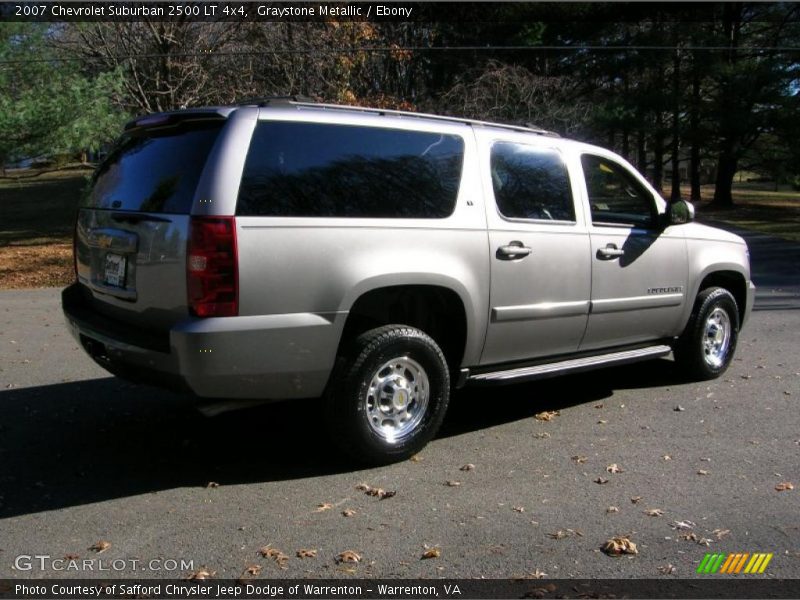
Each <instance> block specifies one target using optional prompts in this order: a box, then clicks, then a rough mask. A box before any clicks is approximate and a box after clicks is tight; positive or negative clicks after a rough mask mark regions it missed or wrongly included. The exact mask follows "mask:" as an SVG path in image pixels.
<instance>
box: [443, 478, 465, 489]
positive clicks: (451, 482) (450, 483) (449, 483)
mask: <svg viewBox="0 0 800 600" xmlns="http://www.w3.org/2000/svg"><path fill="white" fill-rule="evenodd" d="M445 485H446V486H447V487H458V486H460V485H461V482H460V481H454V480H452V479H449V480H447V481H446V482H445Z"/></svg>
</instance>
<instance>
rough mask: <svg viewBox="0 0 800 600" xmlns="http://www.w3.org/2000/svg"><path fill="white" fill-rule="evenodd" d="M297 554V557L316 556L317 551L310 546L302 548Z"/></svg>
mask: <svg viewBox="0 0 800 600" xmlns="http://www.w3.org/2000/svg"><path fill="white" fill-rule="evenodd" d="M295 554H296V555H297V558H316V556H317V551H316V550H311V549H309V548H300V550H298V551H297V552H296V553H295Z"/></svg>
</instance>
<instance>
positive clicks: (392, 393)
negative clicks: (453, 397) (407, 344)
mask: <svg viewBox="0 0 800 600" xmlns="http://www.w3.org/2000/svg"><path fill="white" fill-rule="evenodd" d="M429 395H430V383H429V382H428V375H427V373H425V369H423V368H422V366H421V365H420V364H419V363H418V362H417V361H415V360H413V359H411V358H409V357H407V356H398V357H397V358H393V359H392V360H389V361H387V362H385V363H384V364H383V365H382V366H381V367H379V368H378V369H377V370H376V371H375V373H374V375H373V376H372V379H371V380H370V383H369V388H367V392H366V394H365V396H364V406H365V409H366V415H367V420H368V422H369V426H370V427H371V428H372V430H373V431H374V432H375V433H377V434H378V435H379V436H380V437H381V438H383V439H385V440H386V441H387V442H389V443H395V442H399V441H402V440H403V439H404V438H406V437H407V436H409V435H411V434H412V433H413V431H414V430H415V429H416V428H417V426H418V425H419V424H420V421H422V419H423V417H424V416H425V411H426V410H427V408H428V397H429Z"/></svg>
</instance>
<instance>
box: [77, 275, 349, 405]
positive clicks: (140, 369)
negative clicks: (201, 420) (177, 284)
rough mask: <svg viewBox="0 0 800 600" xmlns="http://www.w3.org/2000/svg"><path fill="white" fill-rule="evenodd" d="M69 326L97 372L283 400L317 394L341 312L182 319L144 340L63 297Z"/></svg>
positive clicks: (203, 392) (208, 393) (213, 393)
mask: <svg viewBox="0 0 800 600" xmlns="http://www.w3.org/2000/svg"><path fill="white" fill-rule="evenodd" d="M62 306H63V309H64V316H65V318H66V321H67V326H68V327H69V330H70V332H71V333H72V335H73V336H74V337H75V339H76V340H78V341H79V342H80V343H81V345H82V346H83V348H84V349H85V350H86V352H87V353H88V354H89V355H90V356H91V357H92V358H93V359H94V360H95V361H96V362H97V363H98V364H99V365H100V366H102V367H103V368H105V369H106V370H108V371H109V372H111V373H113V374H115V375H119V376H120V377H123V378H125V379H129V380H131V381H136V382H140V383H149V384H154V385H158V386H161V387H168V388H171V389H178V390H188V391H191V392H193V393H194V394H196V395H198V396H201V397H206V398H249V399H274V400H279V399H288V398H310V397H315V396H319V395H321V394H322V392H323V390H324V389H325V385H326V384H327V381H328V377H329V375H330V372H331V370H332V369H333V364H334V360H335V357H336V351H337V348H338V343H339V337H340V335H341V332H342V329H343V327H344V321H345V319H346V317H347V313H324V314H317V313H291V314H281V315H264V316H254V317H248V316H244V317H222V318H210V319H193V318H192V319H186V320H184V321H181V322H179V323H177V324H176V325H175V326H173V328H172V329H171V330H170V331H169V336H168V338H167V336H149V335H147V334H144V333H142V332H141V330H138V329H136V328H133V327H130V326H122V325H120V324H119V323H114V322H110V321H109V320H108V319H107V318H105V317H103V316H102V315H98V314H96V313H95V312H93V311H92V310H91V308H90V307H88V306H87V305H86V303H85V301H84V299H83V295H82V293H81V290H80V289H78V285H77V284H75V285H72V286H70V287H68V288H67V289H65V290H64V291H63V293H62Z"/></svg>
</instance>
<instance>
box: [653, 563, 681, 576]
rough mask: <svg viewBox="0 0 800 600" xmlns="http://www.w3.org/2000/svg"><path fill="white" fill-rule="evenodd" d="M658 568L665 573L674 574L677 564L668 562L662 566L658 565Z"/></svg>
mask: <svg viewBox="0 0 800 600" xmlns="http://www.w3.org/2000/svg"><path fill="white" fill-rule="evenodd" d="M658 570H659V571H661V572H662V573H663V574H664V575H674V574H675V572H676V571H677V569H676V568H675V565H673V564H672V563H667V564H666V565H664V566H662V567H658Z"/></svg>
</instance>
